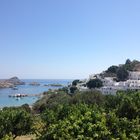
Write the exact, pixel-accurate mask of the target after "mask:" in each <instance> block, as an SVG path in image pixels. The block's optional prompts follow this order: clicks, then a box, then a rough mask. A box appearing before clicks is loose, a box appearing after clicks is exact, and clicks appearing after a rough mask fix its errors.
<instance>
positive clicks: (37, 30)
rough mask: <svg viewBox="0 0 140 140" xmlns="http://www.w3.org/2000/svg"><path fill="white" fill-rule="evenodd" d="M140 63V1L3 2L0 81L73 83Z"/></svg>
mask: <svg viewBox="0 0 140 140" xmlns="http://www.w3.org/2000/svg"><path fill="white" fill-rule="evenodd" d="M127 58H130V59H132V60H133V59H137V60H140V1H139V0H133V1H132V0H1V1H0V78H9V77H11V76H18V77H19V78H41V79H42V78H44V79H46V78H47V79H76V78H86V77H88V75H89V74H92V73H99V72H101V71H103V70H105V69H107V67H109V66H110V65H112V64H116V65H117V64H120V63H124V62H125V60H126V59H127Z"/></svg>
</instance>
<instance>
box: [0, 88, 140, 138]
mask: <svg viewBox="0 0 140 140" xmlns="http://www.w3.org/2000/svg"><path fill="white" fill-rule="evenodd" d="M65 92H66V89H65V90H59V91H57V93H55V94H54V93H50V94H49V95H48V94H47V95H45V96H44V97H43V98H42V99H41V100H40V101H38V102H36V104H35V105H34V107H33V110H32V111H30V110H29V108H28V106H27V105H26V106H22V107H20V108H4V109H3V110H2V111H0V139H2V140H12V139H14V138H16V137H17V136H20V135H27V134H33V135H36V139H39V140H53V139H54V140H55V139H56V140H57V139H62V140H63V139H68V140H73V139H77V140H92V139H93V140H138V139H140V92H136V91H127V92H122V91H120V92H118V93H117V95H115V96H113V95H102V94H101V93H99V92H97V91H91V92H83V93H81V92H77V93H75V94H73V95H68V94H67V93H65Z"/></svg>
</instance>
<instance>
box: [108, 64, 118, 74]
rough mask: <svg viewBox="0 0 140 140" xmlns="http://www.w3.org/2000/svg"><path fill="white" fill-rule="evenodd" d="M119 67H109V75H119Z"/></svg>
mask: <svg viewBox="0 0 140 140" xmlns="http://www.w3.org/2000/svg"><path fill="white" fill-rule="evenodd" d="M118 68H119V67H118V66H111V67H109V68H108V69H107V71H106V72H107V73H114V74H116V73H117V70H118Z"/></svg>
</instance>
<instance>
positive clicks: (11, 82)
mask: <svg viewBox="0 0 140 140" xmlns="http://www.w3.org/2000/svg"><path fill="white" fill-rule="evenodd" d="M24 84H25V82H23V81H21V80H20V79H19V78H18V77H12V78H10V79H6V80H0V88H13V87H15V86H17V85H24Z"/></svg>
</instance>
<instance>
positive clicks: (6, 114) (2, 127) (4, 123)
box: [0, 108, 32, 138]
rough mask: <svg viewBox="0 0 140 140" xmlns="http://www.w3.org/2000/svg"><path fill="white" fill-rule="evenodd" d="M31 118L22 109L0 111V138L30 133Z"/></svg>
mask: <svg viewBox="0 0 140 140" xmlns="http://www.w3.org/2000/svg"><path fill="white" fill-rule="evenodd" d="M31 126H32V117H31V115H30V114H29V113H28V112H26V111H25V110H22V109H20V108H19V109H18V108H15V109H12V108H9V109H3V110H1V111H0V132H1V133H0V138H3V137H4V136H6V135H7V136H8V135H9V134H12V135H13V136H14V137H16V136H20V135H25V134H28V133H30V132H31Z"/></svg>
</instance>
